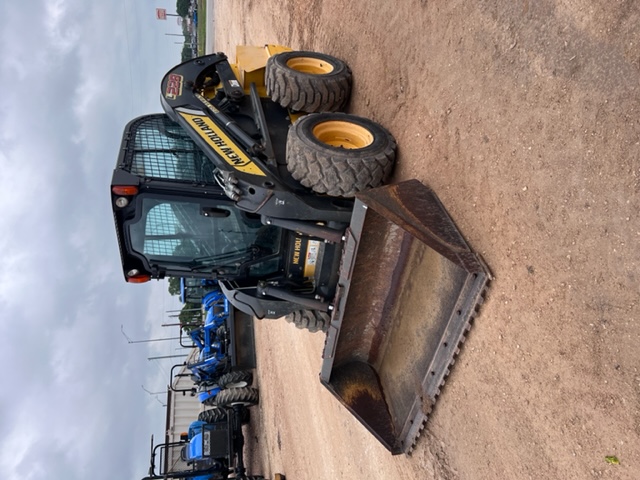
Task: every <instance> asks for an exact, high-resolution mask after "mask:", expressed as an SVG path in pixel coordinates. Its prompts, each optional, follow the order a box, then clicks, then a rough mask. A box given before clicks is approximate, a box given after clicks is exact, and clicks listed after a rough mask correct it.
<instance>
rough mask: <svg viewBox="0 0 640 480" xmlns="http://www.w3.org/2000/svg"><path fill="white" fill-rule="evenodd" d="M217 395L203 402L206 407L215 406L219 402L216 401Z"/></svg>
mask: <svg viewBox="0 0 640 480" xmlns="http://www.w3.org/2000/svg"><path fill="white" fill-rule="evenodd" d="M217 397H218V396H217V395H216V396H215V397H209V398H207V399H206V400H205V401H204V402H202V404H203V405H204V406H205V407H215V406H216V405H217V403H216V398H217Z"/></svg>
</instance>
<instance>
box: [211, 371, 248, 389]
mask: <svg viewBox="0 0 640 480" xmlns="http://www.w3.org/2000/svg"><path fill="white" fill-rule="evenodd" d="M252 383H253V373H252V372H251V371H249V370H238V371H235V372H229V373H225V374H224V375H220V378H219V379H218V385H219V386H220V388H238V387H250V386H251V384H252Z"/></svg>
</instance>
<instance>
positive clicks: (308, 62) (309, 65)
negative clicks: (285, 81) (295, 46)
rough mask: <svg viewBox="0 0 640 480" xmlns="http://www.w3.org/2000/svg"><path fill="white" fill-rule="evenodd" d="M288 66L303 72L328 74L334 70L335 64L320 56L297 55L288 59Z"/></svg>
mask: <svg viewBox="0 0 640 480" xmlns="http://www.w3.org/2000/svg"><path fill="white" fill-rule="evenodd" d="M287 67H289V68H290V69H292V70H296V71H298V72H302V73H310V74H312V75H326V74H327V73H331V72H333V65H331V64H330V63H328V62H325V61H324V60H320V59H319V58H312V57H295V58H292V59H291V60H289V61H287Z"/></svg>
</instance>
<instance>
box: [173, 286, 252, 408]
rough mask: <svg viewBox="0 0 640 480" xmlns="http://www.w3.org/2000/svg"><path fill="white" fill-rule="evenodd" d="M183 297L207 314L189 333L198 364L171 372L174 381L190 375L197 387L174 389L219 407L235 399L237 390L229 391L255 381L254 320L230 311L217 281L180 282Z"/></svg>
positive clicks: (193, 362)
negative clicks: (181, 370)
mask: <svg viewBox="0 0 640 480" xmlns="http://www.w3.org/2000/svg"><path fill="white" fill-rule="evenodd" d="M180 297H181V300H182V301H183V302H184V303H196V302H199V303H200V304H201V305H202V307H203V309H204V312H205V315H204V324H203V325H202V326H199V327H197V328H194V329H192V330H191V331H190V332H189V336H190V338H191V340H192V342H193V344H194V345H195V346H196V347H197V348H198V357H197V359H196V361H192V362H191V363H186V364H181V365H175V366H174V367H173V369H172V370H171V374H172V378H176V377H177V376H181V375H189V376H190V377H191V379H192V380H193V382H194V384H195V387H193V388H190V389H176V388H174V387H172V388H173V389H174V390H175V391H182V392H183V393H186V391H189V392H190V393H191V394H192V395H197V396H198V400H199V401H200V402H201V403H203V404H204V405H212V406H216V405H218V403H219V401H222V402H225V401H227V397H228V396H231V398H235V396H236V395H237V390H234V392H236V393H234V392H227V391H226V390H229V389H238V388H247V387H249V386H250V385H251V383H252V382H253V373H252V369H253V368H255V344H254V337H253V318H252V317H250V316H249V315H246V314H243V313H242V312H239V311H237V310H236V309H234V308H231V307H230V305H229V302H228V301H227V299H226V298H225V297H224V295H223V294H222V292H221V291H220V289H219V288H218V286H217V283H216V282H215V281H211V280H195V279H181V282H180ZM185 366H186V369H183V373H178V374H174V372H175V369H176V368H182V367H185ZM173 383H174V382H171V385H173ZM219 394H222V397H219Z"/></svg>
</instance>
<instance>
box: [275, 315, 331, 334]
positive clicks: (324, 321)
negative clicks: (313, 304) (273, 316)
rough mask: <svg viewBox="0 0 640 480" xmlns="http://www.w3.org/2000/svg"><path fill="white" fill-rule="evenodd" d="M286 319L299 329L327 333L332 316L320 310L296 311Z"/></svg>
mask: <svg viewBox="0 0 640 480" xmlns="http://www.w3.org/2000/svg"><path fill="white" fill-rule="evenodd" d="M284 318H285V319H286V320H287V322H289V323H293V324H294V325H295V326H296V327H297V328H300V329H306V330H309V331H310V332H312V333H314V332H326V331H327V330H328V329H329V322H330V321H331V315H329V314H328V313H327V312H321V311H319V310H296V311H295V312H293V313H290V314H289V315H287V316H286V317H284Z"/></svg>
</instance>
